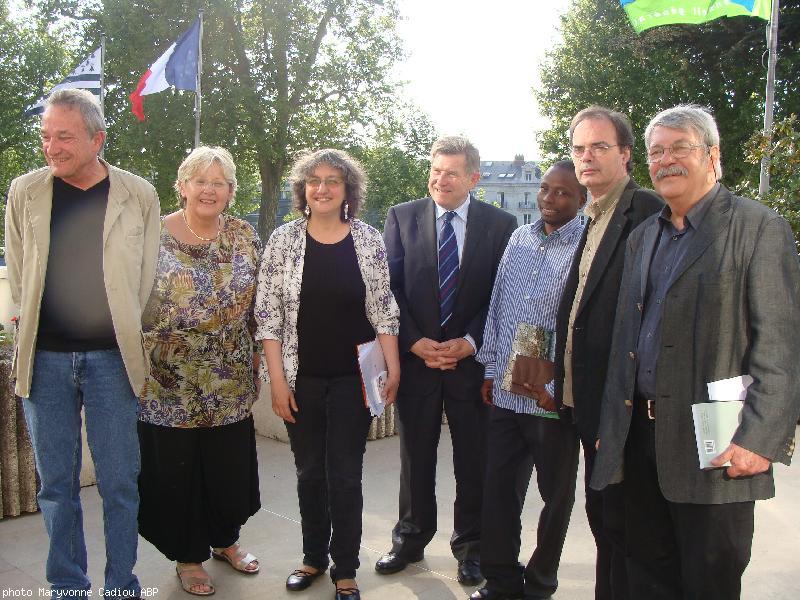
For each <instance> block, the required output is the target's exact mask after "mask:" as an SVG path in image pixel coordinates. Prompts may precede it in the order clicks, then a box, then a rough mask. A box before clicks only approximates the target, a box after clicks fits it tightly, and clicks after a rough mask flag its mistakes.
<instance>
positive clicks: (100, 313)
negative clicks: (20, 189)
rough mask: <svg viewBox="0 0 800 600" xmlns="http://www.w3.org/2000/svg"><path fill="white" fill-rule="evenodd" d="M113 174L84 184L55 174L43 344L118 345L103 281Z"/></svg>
mask: <svg viewBox="0 0 800 600" xmlns="http://www.w3.org/2000/svg"><path fill="white" fill-rule="evenodd" d="M108 190H109V181H108V177H106V178H105V179H103V180H102V181H100V182H99V183H97V184H95V185H94V186H92V187H90V188H89V189H88V190H82V189H80V188H76V187H75V186H72V185H70V184H68V183H66V182H64V181H62V180H61V179H59V178H58V177H54V178H53V210H52V213H51V215H50V252H49V256H48V259H47V273H46V275H45V280H44V292H43V294H42V306H41V311H40V313H39V332H38V336H37V339H36V348H37V350H52V351H56V352H87V351H90V350H108V349H113V348H116V347H117V339H116V336H115V334H114V325H113V323H112V322H111V311H110V310H109V308H108V296H107V295H106V288H105V283H104V281H103V222H104V221H105V217H106V206H107V205H108Z"/></svg>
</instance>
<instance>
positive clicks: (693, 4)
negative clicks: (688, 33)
mask: <svg viewBox="0 0 800 600" xmlns="http://www.w3.org/2000/svg"><path fill="white" fill-rule="evenodd" d="M620 4H621V5H622V7H623V8H624V9H625V12H626V13H627V14H628V18H629V19H630V21H631V24H632V25H633V28H634V29H635V30H636V33H641V32H642V31H644V30H645V29H650V28H651V27H658V26H659V25H671V24H673V23H705V22H707V21H713V20H714V19H719V18H720V17H741V16H745V17H759V18H761V19H764V20H766V21H769V17H770V12H771V8H772V0H620Z"/></svg>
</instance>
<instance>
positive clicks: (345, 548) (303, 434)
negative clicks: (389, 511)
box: [285, 375, 372, 581]
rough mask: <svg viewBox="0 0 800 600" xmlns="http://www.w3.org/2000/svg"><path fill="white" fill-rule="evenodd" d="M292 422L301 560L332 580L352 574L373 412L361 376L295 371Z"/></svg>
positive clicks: (289, 427)
mask: <svg viewBox="0 0 800 600" xmlns="http://www.w3.org/2000/svg"><path fill="white" fill-rule="evenodd" d="M294 397H295V401H296V402H297V408H298V409H299V412H298V413H297V414H296V415H295V420H296V423H285V424H286V431H287V432H288V433H289V442H290V444H291V447H292V453H293V454H294V463H295V467H296V469H297V498H298V500H299V503H300V520H301V529H302V531H303V564H305V565H308V566H309V567H315V568H317V569H322V570H324V569H326V568H327V567H328V564H329V558H328V556H329V555H330V558H331V559H332V560H333V563H334V566H333V567H332V568H331V573H330V574H331V579H333V581H338V580H340V579H353V578H355V576H356V570H357V569H358V567H359V564H360V563H359V560H358V550H359V547H360V545H361V511H362V507H363V504H364V499H363V495H362V492H361V476H362V472H363V467H364V451H365V450H366V446H367V434H368V433H369V426H370V422H371V421H372V417H371V415H370V413H369V410H368V409H367V408H366V407H365V406H364V397H363V394H362V391H361V379H360V378H359V377H358V376H349V377H311V376H304V375H299V376H298V377H297V385H296V389H295V396H294Z"/></svg>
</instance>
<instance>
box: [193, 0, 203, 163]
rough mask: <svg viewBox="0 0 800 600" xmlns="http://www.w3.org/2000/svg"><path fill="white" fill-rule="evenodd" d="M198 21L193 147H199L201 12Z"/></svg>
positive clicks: (201, 64) (201, 65) (201, 50)
mask: <svg viewBox="0 0 800 600" xmlns="http://www.w3.org/2000/svg"><path fill="white" fill-rule="evenodd" d="M198 18H199V19H200V35H199V36H198V39H197V91H196V92H195V95H194V147H195V148H197V147H198V146H199V145H200V105H201V103H202V100H203V98H202V96H203V94H202V91H201V89H200V79H201V76H202V74H203V10H202V9H201V10H200V13H199V15H198Z"/></svg>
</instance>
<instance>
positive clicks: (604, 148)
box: [572, 142, 619, 158]
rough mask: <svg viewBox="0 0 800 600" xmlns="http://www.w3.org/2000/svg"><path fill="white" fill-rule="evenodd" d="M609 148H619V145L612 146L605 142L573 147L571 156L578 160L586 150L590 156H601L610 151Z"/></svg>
mask: <svg viewBox="0 0 800 600" xmlns="http://www.w3.org/2000/svg"><path fill="white" fill-rule="evenodd" d="M611 148H619V144H613V145H612V144H606V143H605V142H597V143H595V144H590V145H589V146H573V147H572V156H573V157H575V158H580V157H581V156H583V153H584V152H586V151H587V150H588V151H589V154H591V155H592V156H603V155H604V154H605V153H606V152H608V151H609V150H611Z"/></svg>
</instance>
